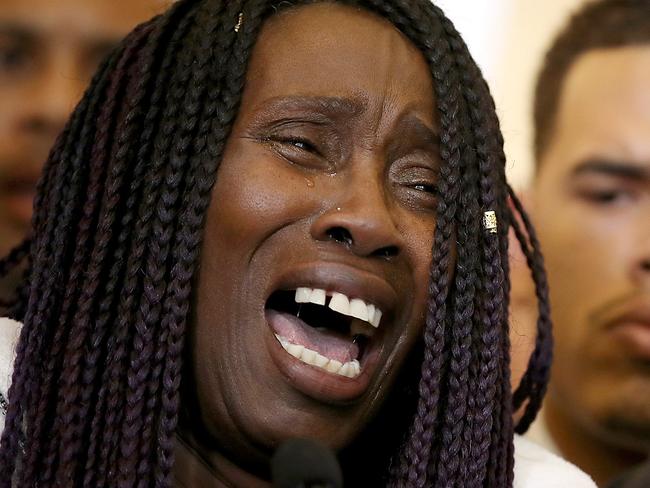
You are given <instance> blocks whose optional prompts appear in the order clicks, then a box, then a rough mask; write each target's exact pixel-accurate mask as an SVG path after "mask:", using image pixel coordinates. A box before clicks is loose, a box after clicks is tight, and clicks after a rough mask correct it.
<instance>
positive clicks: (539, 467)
mask: <svg viewBox="0 0 650 488" xmlns="http://www.w3.org/2000/svg"><path fill="white" fill-rule="evenodd" d="M567 486H570V487H572V488H596V484H595V483H594V482H593V480H592V479H591V478H590V477H589V476H588V475H587V474H586V473H584V472H583V471H581V470H580V469H579V468H578V467H576V466H574V465H573V464H571V463H569V462H568V461H566V460H564V459H562V458H561V457H559V456H557V455H555V454H553V453H552V452H550V451H548V450H546V449H544V448H543V447H542V446H540V445H538V444H536V443H535V442H532V441H530V440H528V439H525V438H523V437H521V436H518V435H516V436H515V482H514V488H565V487H567Z"/></svg>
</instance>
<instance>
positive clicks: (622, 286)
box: [533, 46, 650, 447]
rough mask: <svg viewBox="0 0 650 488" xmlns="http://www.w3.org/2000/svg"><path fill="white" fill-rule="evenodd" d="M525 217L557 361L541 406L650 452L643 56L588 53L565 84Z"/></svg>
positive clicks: (647, 56) (644, 51)
mask: <svg viewBox="0 0 650 488" xmlns="http://www.w3.org/2000/svg"><path fill="white" fill-rule="evenodd" d="M539 164H540V167H539V173H538V176H537V180H536V182H535V186H534V192H533V212H534V217H535V221H536V224H537V229H538V231H539V235H540V238H541V242H542V249H543V251H544V253H545V256H546V261H547V266H548V273H549V282H550V285H551V288H550V289H551V305H552V309H553V317H554V320H555V334H556V359H555V364H554V369H553V377H552V385H551V388H550V391H549V393H550V398H549V401H550V402H553V404H554V406H555V408H560V409H562V410H563V411H564V413H565V414H568V415H570V416H571V417H572V418H573V420H574V421H575V422H577V423H579V424H581V425H582V426H583V427H584V428H586V429H588V430H589V431H591V432H594V433H596V434H597V435H601V436H604V437H603V438H608V439H610V442H612V441H613V442H617V443H619V444H621V445H623V446H628V447H635V446H636V447H639V445H642V444H643V443H645V445H646V446H648V445H650V47H647V46H645V47H632V48H620V49H608V50H598V51H592V52H589V53H587V54H585V55H583V56H582V57H580V58H578V59H577V60H576V62H575V64H574V66H573V67H572V68H571V69H570V71H569V73H568V75H567V78H566V81H565V83H564V88H563V93H562V96H561V100H560V104H559V108H558V113H557V118H556V125H555V128H554V133H553V134H552V137H551V141H550V144H549V147H548V148H546V151H545V152H544V154H543V157H542V158H541V161H540V162H539Z"/></svg>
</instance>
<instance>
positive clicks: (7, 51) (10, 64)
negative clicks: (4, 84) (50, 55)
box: [0, 43, 31, 73]
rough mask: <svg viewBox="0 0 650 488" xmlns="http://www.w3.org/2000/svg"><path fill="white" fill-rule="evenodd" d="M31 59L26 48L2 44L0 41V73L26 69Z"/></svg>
mask: <svg viewBox="0 0 650 488" xmlns="http://www.w3.org/2000/svg"><path fill="white" fill-rule="evenodd" d="M30 61H31V59H30V55H29V52H28V50H27V49H23V48H21V47H20V46H16V45H8V46H3V45H2V43H0V73H16V72H19V71H21V70H24V69H26V68H27V67H28V66H29V63H30Z"/></svg>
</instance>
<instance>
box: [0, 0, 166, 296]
mask: <svg viewBox="0 0 650 488" xmlns="http://www.w3.org/2000/svg"><path fill="white" fill-rule="evenodd" d="M168 3H169V2H168V1H167V0H56V1H52V0H2V1H0V255H5V254H7V253H8V252H9V250H10V249H11V248H12V247H14V246H15V245H17V244H18V242H19V241H20V240H22V239H23V237H24V236H25V234H26V232H27V229H28V228H29V222H30V219H31V215H32V200H33V197H34V192H35V190H36V182H37V179H38V177H39V175H40V171H41V167H42V165H43V163H44V162H45V158H46V157H47V153H48V151H49V149H50V147H51V146H52V144H53V143H54V139H55V137H56V136H57V135H58V134H59V132H61V130H62V128H63V125H64V123H65V122H66V120H67V119H68V116H69V115H70V112H71V111H72V109H73V108H74V106H75V104H76V102H77V100H78V99H79V98H80V97H81V95H82V93H83V90H84V88H85V87H86V85H87V84H88V83H89V82H90V78H91V75H92V74H93V73H94V72H95V70H96V69H97V67H98V65H99V63H100V61H101V60H102V59H103V58H104V57H106V56H107V55H108V53H109V52H110V51H111V50H112V49H113V47H114V46H115V45H116V44H117V42H118V41H119V40H121V39H122V38H123V37H124V36H125V35H126V34H127V33H128V32H129V31H130V30H131V29H132V28H133V27H134V26H135V25H136V24H137V23H139V22H142V21H144V20H146V19H148V18H150V17H151V16H152V15H154V14H155V13H158V12H159V11H161V10H163V8H164V7H165V6H166V4H168ZM3 288H4V290H3ZM9 288H11V285H10V283H9V282H8V281H5V282H4V287H3V285H2V284H0V297H2V296H4V295H5V294H6V292H7V289H9ZM3 291H4V293H3Z"/></svg>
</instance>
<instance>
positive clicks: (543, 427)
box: [526, 409, 562, 457]
mask: <svg viewBox="0 0 650 488" xmlns="http://www.w3.org/2000/svg"><path fill="white" fill-rule="evenodd" d="M526 439H528V440H529V441H533V442H534V443H536V444H539V445H540V446H542V447H543V448H545V449H547V450H549V451H551V452H552V453H553V454H555V455H557V456H560V457H562V453H561V452H560V448H559V447H558V445H557V444H556V443H555V441H554V440H553V437H551V433H550V432H549V430H548V425H547V423H546V417H545V416H544V409H542V411H541V412H539V413H538V414H537V418H536V419H535V421H534V422H533V423H532V425H531V426H530V427H529V428H528V431H527V432H526Z"/></svg>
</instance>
